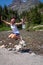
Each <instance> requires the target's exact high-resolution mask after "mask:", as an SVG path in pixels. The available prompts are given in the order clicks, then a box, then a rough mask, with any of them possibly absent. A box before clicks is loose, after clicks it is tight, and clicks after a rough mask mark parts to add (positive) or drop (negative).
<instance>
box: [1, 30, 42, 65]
mask: <svg viewBox="0 0 43 65" xmlns="http://www.w3.org/2000/svg"><path fill="white" fill-rule="evenodd" d="M10 33H11V31H3V32H0V65H43V31H32V32H27V31H25V30H21V31H20V34H21V36H22V37H23V39H24V40H25V41H26V44H27V45H26V49H30V51H32V52H31V53H30V52H22V53H21V52H15V51H14V50H10V51H9V48H14V46H15V44H18V43H19V42H18V40H16V41H15V40H14V39H10V38H8V35H9V34H10ZM3 46H4V47H3Z"/></svg>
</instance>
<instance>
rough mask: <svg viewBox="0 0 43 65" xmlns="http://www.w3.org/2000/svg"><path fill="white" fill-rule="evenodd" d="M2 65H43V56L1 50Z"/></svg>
mask: <svg viewBox="0 0 43 65" xmlns="http://www.w3.org/2000/svg"><path fill="white" fill-rule="evenodd" d="M0 65H43V56H40V55H32V54H29V53H17V54H15V53H14V51H8V50H7V49H6V48H0Z"/></svg>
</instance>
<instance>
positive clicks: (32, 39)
mask: <svg viewBox="0 0 43 65" xmlns="http://www.w3.org/2000/svg"><path fill="white" fill-rule="evenodd" d="M10 33H11V31H3V32H0V46H1V45H3V44H4V45H5V48H7V49H8V48H14V45H15V44H18V43H19V42H18V40H16V41H15V40H14V39H10V38H8V35H9V34H10ZM20 34H21V36H22V37H23V39H24V40H25V41H26V44H27V46H26V49H30V50H31V51H34V52H35V53H36V54H40V55H43V31H32V32H31V31H30V32H29V31H28V32H27V31H25V30H21V31H20ZM11 43H12V44H11Z"/></svg>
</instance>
